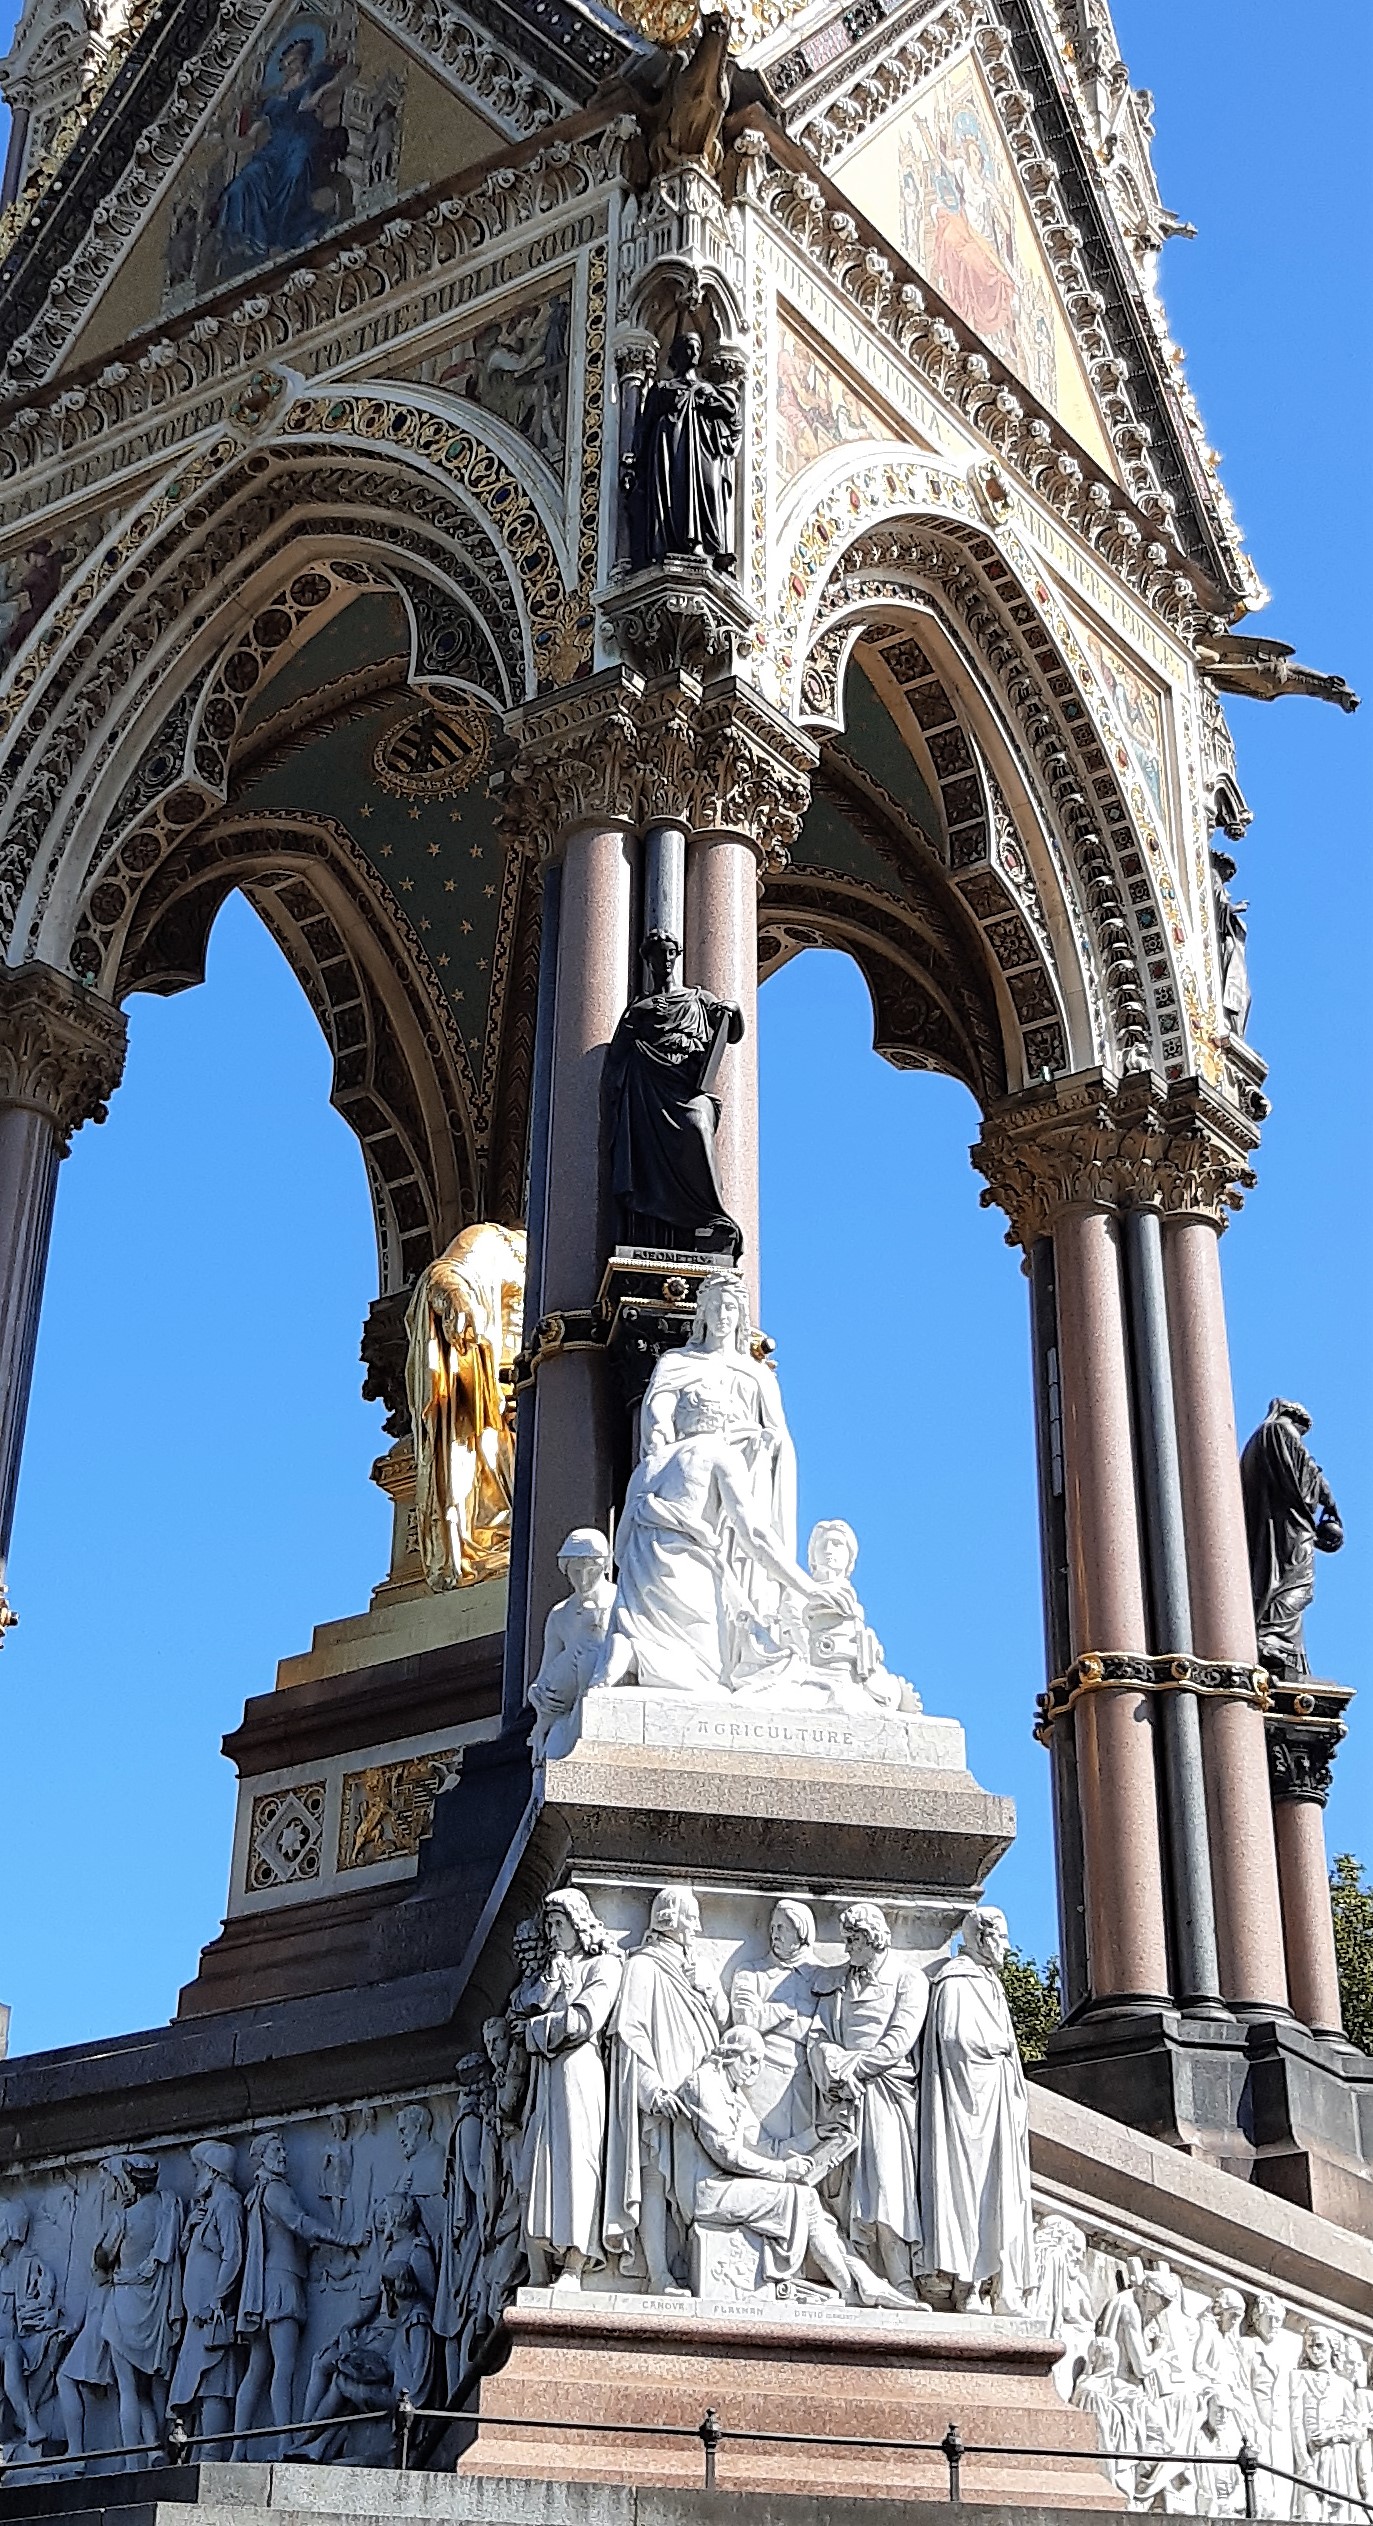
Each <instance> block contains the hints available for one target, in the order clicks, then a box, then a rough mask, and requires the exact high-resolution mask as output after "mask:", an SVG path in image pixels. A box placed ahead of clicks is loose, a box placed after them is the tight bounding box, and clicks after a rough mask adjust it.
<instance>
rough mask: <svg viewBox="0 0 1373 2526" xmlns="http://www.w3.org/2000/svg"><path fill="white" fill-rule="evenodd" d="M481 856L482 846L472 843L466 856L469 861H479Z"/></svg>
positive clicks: (478, 843)
mask: <svg viewBox="0 0 1373 2526" xmlns="http://www.w3.org/2000/svg"><path fill="white" fill-rule="evenodd" d="M481 855H482V846H481V844H480V842H474V843H473V845H472V848H471V850H470V851H469V852H468V854H467V856H468V858H469V859H470V860H479V859H480V858H481Z"/></svg>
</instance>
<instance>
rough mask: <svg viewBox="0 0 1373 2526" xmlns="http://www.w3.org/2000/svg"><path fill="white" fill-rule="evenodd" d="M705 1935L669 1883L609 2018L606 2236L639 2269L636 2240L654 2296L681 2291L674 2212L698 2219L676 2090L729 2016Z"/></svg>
mask: <svg viewBox="0 0 1373 2526" xmlns="http://www.w3.org/2000/svg"><path fill="white" fill-rule="evenodd" d="M700 1939H701V1912H700V1906H699V1905H698V1903H697V1901H696V1897H695V1895H694V1894H693V1892H692V1890H691V1888H690V1886H664V1887H663V1888H662V1889H661V1891H660V1892H659V1893H658V1894H656V1895H655V1896H654V1898H653V1908H652V1910H651V1912H650V1914H649V1923H648V1929H647V1932H646V1934H645V1936H644V1940H643V1944H642V1945H641V1946H639V1947H636V1948H635V1950H634V1952H633V1954H632V1955H631V1956H630V1957H629V1958H628V1959H627V1961H626V1964H625V1969H624V1979H623V1981H622V1982H621V1985H620V1996H619V1999H618V2000H617V2002H616V2004H615V2014H614V2017H613V2018H612V2020H611V2043H610V2112H609V2121H608V2124H607V2129H606V2173H605V2242H606V2247H607V2251H608V2252H609V2253H611V2254H614V2255H616V2256H618V2258H619V2263H620V2269H621V2271H624V2272H630V2271H633V2270H634V2269H635V2263H636V2247H637V2249H638V2253H639V2254H640V2255H641V2256H642V2258H643V2262H644V2265H645V2267H646V2270H647V2275H648V2286H649V2288H650V2290H651V2291H653V2293H654V2294H655V2296H664V2295H681V2294H683V2292H682V2288H681V2284H680V2283H679V2282H678V2281H677V2280H676V2278H675V2276H674V2274H673V2271H672V2268H671V2251H670V2234H669V2221H670V2219H673V2220H675V2221H676V2223H677V2226H678V2228H679V2229H680V2231H681V2234H682V2236H683V2237H685V2234H686V2231H687V2229H688V2227H689V2225H690V2220H691V2205H692V2183H693V2173H694V2168H693V2160H692V2152H691V2149H690V2148H689V2147H687V2146H686V2145H685V2144H686V2142H687V2140H688V2139H689V2135H688V2134H687V2133H686V2132H685V2130H684V2127H683V2126H682V2124H681V2122H680V2120H679V2110H680V2109H679V2107H678V2104H677V2091H678V2089H679V2088H680V2087H681V2085H682V2083H683V2081H684V2080H686V2079H688V2078H690V2076H691V2073H692V2071H693V2070H699V2068H700V2066H701V2063H702V2062H703V2061H704V2060H705V2059H706V2058H707V2057H708V2055H709V2054H710V2053H712V2052H713V2051H714V2049H715V2046H716V2043H717V2041H718V2039H719V2037H720V2034H721V2032H722V2031H723V2029H724V2027H725V2026H726V2025H727V2023H728V2020H729V2002H728V2001H727V2000H726V1998H725V1995H724V1992H723V1991H722V1990H721V1988H720V1980H719V1976H718V1974H717V1973H716V1971H715V1968H714V1966H713V1965H712V1964H711V1962H710V1959H709V1957H708V1956H707V1955H706V1954H705V1952H704V1950H703V1949H702V1947H701V1944H700Z"/></svg>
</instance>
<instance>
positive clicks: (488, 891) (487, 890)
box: [482, 886, 496, 895]
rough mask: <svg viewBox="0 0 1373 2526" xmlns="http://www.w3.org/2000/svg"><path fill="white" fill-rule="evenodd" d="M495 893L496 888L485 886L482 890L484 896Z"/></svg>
mask: <svg viewBox="0 0 1373 2526" xmlns="http://www.w3.org/2000/svg"><path fill="white" fill-rule="evenodd" d="M495 891H496V889H495V887H494V886H483V888H482V893H483V894H484V895H494V893H495Z"/></svg>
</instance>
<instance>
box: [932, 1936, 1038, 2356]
mask: <svg viewBox="0 0 1373 2526" xmlns="http://www.w3.org/2000/svg"><path fill="white" fill-rule="evenodd" d="M1008 1949H1009V1940H1008V1937H1007V1932H1006V1916H1005V1914H1004V1913H1003V1912H999V1911H998V1910H997V1909H996V1907H995V1905H992V1904H986V1905H983V1906H981V1907H980V1908H979V1909H978V1910H976V1911H973V1912H970V1913H969V1915H968V1918H967V1921H966V1922H965V1924H964V1929H963V1942H962V1951H961V1953H960V1954H958V1955H956V1956H951V1957H949V1958H948V1960H947V1962H946V1963H944V1964H942V1965H939V1966H938V1967H936V1969H935V1972H934V1974H933V1975H932V1977H931V1986H930V2008H929V2020H928V2023H927V2025H926V2028H925V2046H924V2056H923V2067H922V2091H923V2092H922V2103H921V2118H920V2122H921V2128H920V2140H921V2177H920V2196H921V2213H922V2220H923V2226H924V2249H923V2267H924V2269H925V2270H926V2271H929V2272H938V2273H941V2274H944V2275H946V2276H947V2277H948V2279H950V2280H951V2281H952V2283H953V2291H954V2303H955V2305H956V2306H957V2305H967V2304H968V2303H969V2302H970V2300H971V2299H973V2298H974V2297H976V2296H979V2295H985V2296H986V2297H988V2298H989V2299H990V2301H991V2303H992V2304H993V2305H994V2306H996V2307H999V2308H1003V2309H1005V2310H1006V2311H1007V2312H1009V2313H1012V2314H1017V2313H1019V2312H1021V2311H1022V2310H1023V2308H1024V2307H1025V2305H1026V2304H1027V2302H1028V2299H1029V2295H1030V2292H1031V2290H1032V2288H1033V2285H1034V2241H1033V2231H1032V2224H1031V2216H1030V2112H1029V2105H1028V2102H1027V2100H1026V2095H1025V2074H1024V2072H1023V2070H1022V2069H1021V2066H1020V2054H1019V2050H1018V2048H1017V2045H1016V2040H1015V2030H1014V2028H1013V2027H1012V2025H1011V2013H1010V2010H1009V2008H1008V2007H1007V2005H1006V1994H1005V1992H1004V1991H1003V1989H1002V1987H1001V1975H1000V1967H1001V1966H1002V1965H1003V1964H1004V1963H1005V1961H1006V1956H1007V1953H1008Z"/></svg>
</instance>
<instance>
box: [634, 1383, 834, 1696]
mask: <svg viewBox="0 0 1373 2526" xmlns="http://www.w3.org/2000/svg"><path fill="white" fill-rule="evenodd" d="M674 1427H675V1430H676V1441H675V1444H674V1445H672V1446H671V1447H669V1448H668V1449H667V1450H666V1451H665V1452H664V1453H662V1454H658V1455H655V1456H654V1457H652V1458H651V1459H650V1458H648V1457H645V1458H643V1459H641V1461H640V1462H639V1464H638V1465H636V1467H635V1469H634V1472H633V1474H632V1475H631V1476H630V1481H629V1488H628V1490H627V1492H626V1494H625V1505H624V1514H623V1516H622V1518H621V1521H620V1528H619V1537H618V1544H619V1562H620V1568H619V1579H618V1583H617V1586H616V1591H615V1604H614V1610H613V1612H612V1614H611V1617H610V1628H609V1630H608V1631H607V1633H606V1640H605V1648H604V1650H603V1652H602V1655H601V1662H600V1665H599V1667H598V1669H597V1673H596V1679H595V1680H596V1683H597V1684H598V1685H614V1684H627V1683H638V1684H641V1685H643V1686H645V1687H646V1688H647V1689H648V1690H649V1691H656V1692H667V1693H690V1694H694V1695H698V1696H702V1697H706V1698H710V1697H713V1698H715V1699H717V1700H718V1699H719V1698H720V1697H721V1696H722V1695H723V1694H724V1693H726V1692H727V1691H728V1690H729V1689H730V1687H731V1686H732V1684H733V1683H734V1682H735V1681H736V1677H737V1673H738V1666H739V1655H740V1647H739V1644H740V1638H741V1633H743V1632H744V1631H746V1629H747V1627H748V1625H749V1621H750V1616H751V1611H752V1607H751V1603H750V1597H751V1591H750V1590H749V1589H748V1588H747V1586H746V1585H744V1586H741V1585H740V1580H739V1576H738V1565H739V1563H740V1561H741V1560H742V1561H743V1562H744V1563H745V1565H747V1563H748V1562H749V1561H752V1562H755V1563H757V1564H759V1565H760V1567H761V1570H762V1572H763V1573H764V1574H765V1575H766V1577H768V1578H770V1579H771V1580H773V1581H774V1582H775V1584H776V1586H777V1587H778V1588H779V1590H784V1591H785V1592H786V1593H787V1594H788V1595H794V1596H795V1597H796V1598H797V1599H799V1601H800V1602H801V1603H802V1604H809V1603H810V1602H812V1601H813V1600H814V1601H818V1602H823V1603H826V1604H829V1603H830V1602H831V1600H830V1598H829V1597H828V1595H827V1592H826V1591H825V1590H823V1589H822V1588H820V1587H819V1586H818V1584H817V1583H816V1581H815V1580H813V1579H810V1578H808V1577H806V1576H805V1575H804V1574H803V1573H802V1572H801V1571H800V1570H799V1569H798V1568H797V1567H796V1565H795V1563H794V1562H790V1561H788V1560H787V1558H786V1557H785V1555H784V1554H782V1553H781V1552H779V1551H778V1549H777V1548H776V1546H775V1544H774V1542H773V1539H772V1536H771V1534H770V1533H769V1532H768V1531H767V1529H766V1528H765V1527H763V1526H762V1525H760V1524H759V1523H758V1522H757V1520H756V1518H755V1515H754V1511H753V1507H752V1503H751V1501H750V1499H749V1497H748V1490H749V1473H750V1468H749V1466H748V1463H747V1460H746V1459H741V1456H740V1452H739V1450H738V1449H737V1448H736V1447H735V1446H734V1445H733V1444H732V1443H731V1442H730V1440H729V1438H728V1436H727V1425H726V1417H725V1411H724V1408H723V1406H722V1405H721V1403H720V1402H719V1401H718V1400H717V1399H716V1397H715V1395H714V1394H712V1392H711V1391H710V1389H709V1388H708V1387H698V1386H688V1387H687V1388H686V1390H685V1391H684V1392H683V1393H682V1394H681V1395H680V1396H679V1397H678V1400H677V1407H676V1412H675V1415H674Z"/></svg>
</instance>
